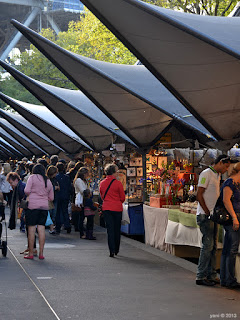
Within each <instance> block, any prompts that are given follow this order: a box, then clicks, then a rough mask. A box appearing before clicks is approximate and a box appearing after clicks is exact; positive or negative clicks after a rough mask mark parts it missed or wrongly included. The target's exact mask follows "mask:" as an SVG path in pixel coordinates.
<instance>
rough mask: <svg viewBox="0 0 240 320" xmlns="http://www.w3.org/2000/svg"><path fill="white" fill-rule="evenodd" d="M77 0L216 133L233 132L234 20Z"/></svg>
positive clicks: (227, 135)
mask: <svg viewBox="0 0 240 320" xmlns="http://www.w3.org/2000/svg"><path fill="white" fill-rule="evenodd" d="M83 3H84V4H85V5H86V6H87V7H88V8H89V9H90V10H91V11H92V12H93V13H94V14H95V15H96V16H97V17H98V18H99V19H100V20H101V21H102V22H103V23H104V24H105V25H106V26H107V27H108V28H109V29H110V30H111V31H112V32H113V33H114V34H115V35H116V36H117V37H118V38H119V39H120V40H121V41H122V42H123V43H124V44H125V45H126V46H127V47H128V48H129V49H130V50H131V51H132V52H133V53H134V54H135V55H136V56H137V57H138V58H139V59H140V60H141V62H142V63H143V64H144V65H145V66H146V67H147V68H148V69H149V70H150V71H151V72H152V74H153V75H154V76H155V77H156V78H157V79H158V80H159V81H160V82H161V83H163V84H164V85H165V86H166V88H167V89H169V90H170V91H171V92H172V93H173V94H174V95H175V97H176V98H177V99H178V100H179V101H180V102H181V103H182V104H183V105H184V106H185V107H186V108H187V109H188V110H189V111H190V112H191V113H192V114H193V115H194V116H195V117H196V118H197V119H198V120H199V121H200V122H201V123H202V124H203V125H204V126H205V127H206V128H207V129H208V130H209V131H210V133H211V134H213V135H214V136H215V137H216V138H217V139H220V140H221V139H224V140H226V139H233V138H235V137H238V136H239V133H240V130H239V120H240V81H239V80H240V76H239V74H240V63H239V58H240V42H239V41H238V38H239V30H240V20H239V19H238V18H233V17H213V16H199V15H194V14H188V13H182V12H177V11H173V10H168V9H164V8H160V7H158V6H153V5H150V4H147V3H145V2H142V1H138V0H114V1H112V0H83Z"/></svg>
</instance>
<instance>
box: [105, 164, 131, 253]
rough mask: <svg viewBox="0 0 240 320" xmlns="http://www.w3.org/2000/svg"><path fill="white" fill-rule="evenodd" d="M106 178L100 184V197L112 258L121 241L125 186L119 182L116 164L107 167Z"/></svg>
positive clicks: (117, 250)
mask: <svg viewBox="0 0 240 320" xmlns="http://www.w3.org/2000/svg"><path fill="white" fill-rule="evenodd" d="M104 171H105V174H106V178H105V179H104V180H103V181H102V182H101V183H100V195H101V198H102V200H103V204H102V211H103V215H104V219H105V222H106V227H107V233H108V247H109V251H110V257H111V258H113V257H114V255H117V254H118V252H119V247H120V239H121V220H122V211H123V206H122V203H123V202H124V201H125V193H124V189H123V185H122V183H121V182H120V181H118V180H117V177H118V167H117V166H116V165H115V164H108V165H106V167H105V169H104Z"/></svg>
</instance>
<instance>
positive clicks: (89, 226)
mask: <svg viewBox="0 0 240 320" xmlns="http://www.w3.org/2000/svg"><path fill="white" fill-rule="evenodd" d="M93 226H94V215H92V216H87V231H91V230H93Z"/></svg>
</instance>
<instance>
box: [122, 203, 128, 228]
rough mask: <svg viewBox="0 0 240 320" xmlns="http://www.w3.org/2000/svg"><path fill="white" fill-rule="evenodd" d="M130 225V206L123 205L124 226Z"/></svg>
mask: <svg viewBox="0 0 240 320" xmlns="http://www.w3.org/2000/svg"><path fill="white" fill-rule="evenodd" d="M129 223H130V219H129V215H128V204H126V203H123V212H122V225H126V224H129Z"/></svg>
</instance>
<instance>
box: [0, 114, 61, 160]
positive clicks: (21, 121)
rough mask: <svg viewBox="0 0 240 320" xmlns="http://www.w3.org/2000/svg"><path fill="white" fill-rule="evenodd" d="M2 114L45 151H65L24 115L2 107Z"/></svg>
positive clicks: (49, 152)
mask: <svg viewBox="0 0 240 320" xmlns="http://www.w3.org/2000/svg"><path fill="white" fill-rule="evenodd" d="M0 115H1V116H2V117H3V118H4V119H6V120H7V121H8V122H10V123H11V124H12V125H13V126H14V127H16V128H17V129H18V130H19V131H21V132H22V133H23V134H24V135H26V136H27V137H28V138H29V139H31V140H32V141H34V143H35V144H36V145H37V146H39V147H40V148H41V149H42V150H44V151H45V153H47V154H56V153H58V152H59V151H64V150H63V149H62V148H61V147H60V146H57V145H56V144H55V143H54V142H53V141H51V140H50V139H49V138H48V137H47V136H45V135H44V134H43V133H42V132H41V131H39V130H38V129H37V128H35V127H34V126H33V125H32V124H31V123H30V122H29V121H27V120H26V119H25V118H23V117H22V116H20V115H18V114H14V113H12V112H9V111H5V110H2V109H0Z"/></svg>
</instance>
